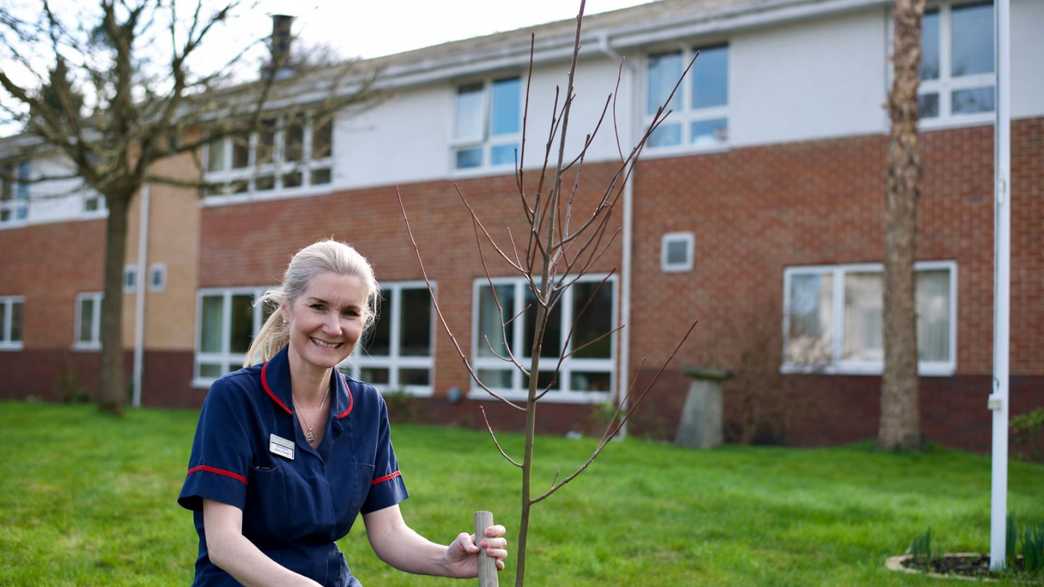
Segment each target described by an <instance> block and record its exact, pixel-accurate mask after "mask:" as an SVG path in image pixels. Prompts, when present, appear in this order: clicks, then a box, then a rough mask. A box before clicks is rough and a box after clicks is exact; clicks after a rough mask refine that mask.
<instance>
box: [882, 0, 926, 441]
mask: <svg viewBox="0 0 1044 587" xmlns="http://www.w3.org/2000/svg"><path fill="white" fill-rule="evenodd" d="M924 4H925V0H896V2H895V7H894V18H895V35H894V36H895V45H894V48H893V56H892V60H893V64H894V71H895V73H894V79H893V81H892V90H891V93H890V94H889V96H888V114H889V116H890V118H891V121H892V127H891V135H890V140H889V144H888V180H887V187H886V195H885V272H884V355H885V356H884V378H883V380H882V383H881V421H880V428H879V430H878V435H877V441H878V444H879V445H880V446H881V447H882V448H887V449H913V448H917V447H918V446H919V445H920V443H921V432H920V410H919V408H918V388H917V386H918V379H917V315H916V304H915V285H916V284H915V279H914V270H913V262H914V255H915V252H916V246H917V200H918V195H919V185H918V184H919V182H920V178H921V157H920V153H919V146H918V135H917V89H918V86H919V85H920V66H921V18H922V16H923V15H924Z"/></svg>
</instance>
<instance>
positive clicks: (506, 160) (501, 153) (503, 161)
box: [490, 143, 518, 165]
mask: <svg viewBox="0 0 1044 587" xmlns="http://www.w3.org/2000/svg"><path fill="white" fill-rule="evenodd" d="M517 154H518V145H517V144H514V143H512V144H510V145H493V148H492V149H491V153H490V164H491V165H514V164H515V157H517Z"/></svg>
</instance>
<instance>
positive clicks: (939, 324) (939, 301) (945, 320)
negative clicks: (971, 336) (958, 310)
mask: <svg viewBox="0 0 1044 587" xmlns="http://www.w3.org/2000/svg"><path fill="white" fill-rule="evenodd" d="M917 355H918V357H919V359H920V360H921V361H948V360H950V272H949V271H948V270H946V269H936V270H931V271H918V272H917Z"/></svg>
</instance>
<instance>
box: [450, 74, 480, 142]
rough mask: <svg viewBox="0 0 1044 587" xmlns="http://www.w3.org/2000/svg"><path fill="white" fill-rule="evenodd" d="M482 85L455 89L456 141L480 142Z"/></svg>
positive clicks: (454, 132)
mask: <svg viewBox="0 0 1044 587" xmlns="http://www.w3.org/2000/svg"><path fill="white" fill-rule="evenodd" d="M482 134H483V133H482V84H470V85H467V86H461V87H460V88H458V89H457V114H456V126H455V127H454V130H453V137H454V138H456V139H473V140H482V139H483V136H482Z"/></svg>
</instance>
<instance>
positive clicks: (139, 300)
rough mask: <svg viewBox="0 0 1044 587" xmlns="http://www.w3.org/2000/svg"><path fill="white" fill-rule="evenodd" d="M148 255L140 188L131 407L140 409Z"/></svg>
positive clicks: (144, 193)
mask: <svg viewBox="0 0 1044 587" xmlns="http://www.w3.org/2000/svg"><path fill="white" fill-rule="evenodd" d="M148 253H149V186H148V184H145V185H144V186H143V187H142V188H141V214H140V216H139V220H138V278H137V282H136V284H135V285H137V288H138V289H137V290H136V292H137V295H136V296H135V300H134V302H135V303H134V394H133V396H132V398H131V405H132V406H134V407H135V408H140V407H141V377H142V371H143V369H144V350H145V349H144V347H145V288H146V287H148V282H149V278H148V275H146V274H145V271H146V267H148V263H147V258H148Z"/></svg>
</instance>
